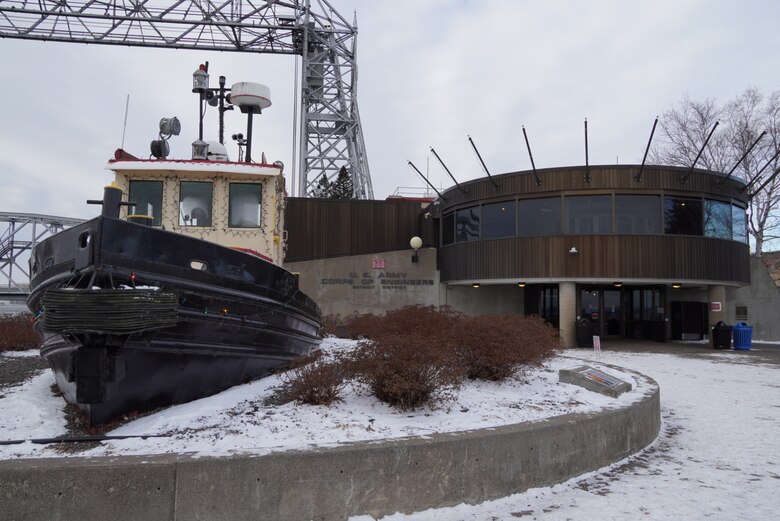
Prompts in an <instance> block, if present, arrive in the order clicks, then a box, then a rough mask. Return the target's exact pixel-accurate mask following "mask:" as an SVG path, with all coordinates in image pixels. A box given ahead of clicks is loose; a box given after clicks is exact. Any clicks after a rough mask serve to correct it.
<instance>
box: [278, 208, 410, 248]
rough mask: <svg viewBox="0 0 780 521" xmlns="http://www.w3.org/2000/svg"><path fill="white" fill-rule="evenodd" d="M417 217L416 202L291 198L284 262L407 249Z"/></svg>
mask: <svg viewBox="0 0 780 521" xmlns="http://www.w3.org/2000/svg"><path fill="white" fill-rule="evenodd" d="M421 219H423V210H422V205H421V203H420V202H417V201H360V200H342V199H307V198H290V199H288V200H287V210H286V214H285V227H286V229H287V255H286V257H285V262H298V261H306V260H314V259H324V258H328V257H343V256H347V255H362V254H369V253H379V252H385V251H394V250H407V249H411V247H410V246H409V241H410V240H411V238H412V237H414V236H417V235H420V234H421V223H420V221H421Z"/></svg>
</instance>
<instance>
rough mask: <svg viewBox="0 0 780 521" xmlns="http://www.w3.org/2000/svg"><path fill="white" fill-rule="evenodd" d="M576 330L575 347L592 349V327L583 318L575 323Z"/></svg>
mask: <svg viewBox="0 0 780 521" xmlns="http://www.w3.org/2000/svg"><path fill="white" fill-rule="evenodd" d="M574 325H575V327H576V328H577V347H593V325H592V324H591V323H590V320H588V319H587V318H583V319H581V320H578V321H577V322H575V324H574Z"/></svg>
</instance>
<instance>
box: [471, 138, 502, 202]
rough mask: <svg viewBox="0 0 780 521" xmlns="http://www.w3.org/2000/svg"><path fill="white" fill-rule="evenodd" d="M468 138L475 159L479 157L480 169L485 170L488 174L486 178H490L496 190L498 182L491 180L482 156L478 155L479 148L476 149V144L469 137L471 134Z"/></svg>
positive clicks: (491, 178)
mask: <svg viewBox="0 0 780 521" xmlns="http://www.w3.org/2000/svg"><path fill="white" fill-rule="evenodd" d="M468 138H469V143H471V148H473V149H474V152H475V153H476V154H477V159H479V162H480V164H481V165H482V169H483V170H484V171H485V173H486V174H487V176H488V179H490V182H491V183H492V184H493V188H495V189H496V190H498V183H496V182H495V181H494V180H493V177H492V176H491V175H490V172H489V171H488V169H487V166H485V162H484V161H483V160H482V156H481V155H480V153H479V150H477V145H475V144H474V140H473V139H471V136H468Z"/></svg>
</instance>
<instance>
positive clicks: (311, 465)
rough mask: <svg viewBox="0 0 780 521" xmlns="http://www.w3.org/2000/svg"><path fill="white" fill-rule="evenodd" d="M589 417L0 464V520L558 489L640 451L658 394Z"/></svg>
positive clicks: (472, 499)
mask: <svg viewBox="0 0 780 521" xmlns="http://www.w3.org/2000/svg"><path fill="white" fill-rule="evenodd" d="M622 370H623V371H624V372H629V373H631V374H632V376H633V377H634V378H635V380H636V381H637V391H638V392H640V393H641V394H642V395H641V397H640V398H639V399H638V400H636V401H634V402H633V403H631V404H628V405H624V406H619V407H615V408H610V409H605V410H602V411H599V412H596V413H591V414H566V415H562V416H557V417H554V418H550V419H547V420H543V421H538V422H530V423H523V424H517V425H508V426H503V427H498V428H494V429H481V430H476V431H466V432H458V433H451V434H437V435H433V436H430V437H414V438H404V439H395V440H388V441H382V442H375V443H365V442H362V443H354V444H349V445H344V446H340V447H336V448H322V449H316V450H303V451H288V452H280V453H274V454H268V455H264V456H251V455H241V456H232V457H226V458H211V457H203V458H198V457H193V456H188V455H169V456H126V457H116V458H113V457H99V458H89V459H80V458H56V459H27V460H5V461H0V517H1V518H2V519H4V520H8V521H22V520H33V519H36V520H37V519H57V520H68V519H73V520H77V519H78V520H82V519H113V520H117V521H122V520H133V521H135V520H138V519H144V520H150V521H155V520H164V521H185V520H186V521H195V520H209V521H221V520H226V521H227V520H229V521H241V520H250V519H252V520H254V519H274V520H295V521H300V520H307V519H316V520H336V519H346V518H348V517H350V516H354V515H360V514H368V515H371V516H374V517H380V516H383V515H387V514H391V513H394V512H404V513H410V512H415V511H421V510H426V509H429V508H439V507H444V506H452V505H456V504H460V503H472V504H473V503H479V502H482V501H486V500H489V499H496V498H500V497H504V496H507V495H510V494H514V493H518V492H522V491H524V490H527V489H529V488H533V487H540V486H548V485H551V484H554V483H560V482H562V481H565V480H567V479H569V478H571V477H574V476H578V475H580V474H583V473H585V472H588V471H592V470H595V469H598V468H601V467H603V466H606V465H608V464H610V463H613V462H615V461H619V460H621V459H623V458H625V457H627V456H629V455H630V454H633V453H635V452H637V451H639V450H641V449H642V448H644V447H646V446H647V445H649V444H650V443H651V442H652V441H653V440H654V439H655V438H656V437H657V436H658V432H659V431H660V427H661V418H660V391H659V388H658V385H657V384H656V382H655V381H654V380H652V379H651V378H649V377H647V376H644V375H641V374H639V373H635V372H631V371H626V370H625V369H622Z"/></svg>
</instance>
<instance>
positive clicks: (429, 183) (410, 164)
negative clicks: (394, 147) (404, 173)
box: [406, 160, 447, 201]
mask: <svg viewBox="0 0 780 521" xmlns="http://www.w3.org/2000/svg"><path fill="white" fill-rule="evenodd" d="M406 162H407V163H409V166H411V167H412V168H414V171H415V172H417V173H418V174H420V177H422V178H423V180H424V181H425V182H426V183H428V186H430V187H431V188H433V191H434V192H436V195H438V196H439V198H440V199H444V200H445V201H446V200H447V198H446V197H444V196H443V195H441V194H440V193H439V191H438V190H436V187H435V186H433V185H432V184H431V182H430V181H428V178H427V177H425V176H424V175H423V173H422V172H420V171H419V170H418V169H417V167H416V166H414V163H412V162H411V161H409V160H407V161H406Z"/></svg>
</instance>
